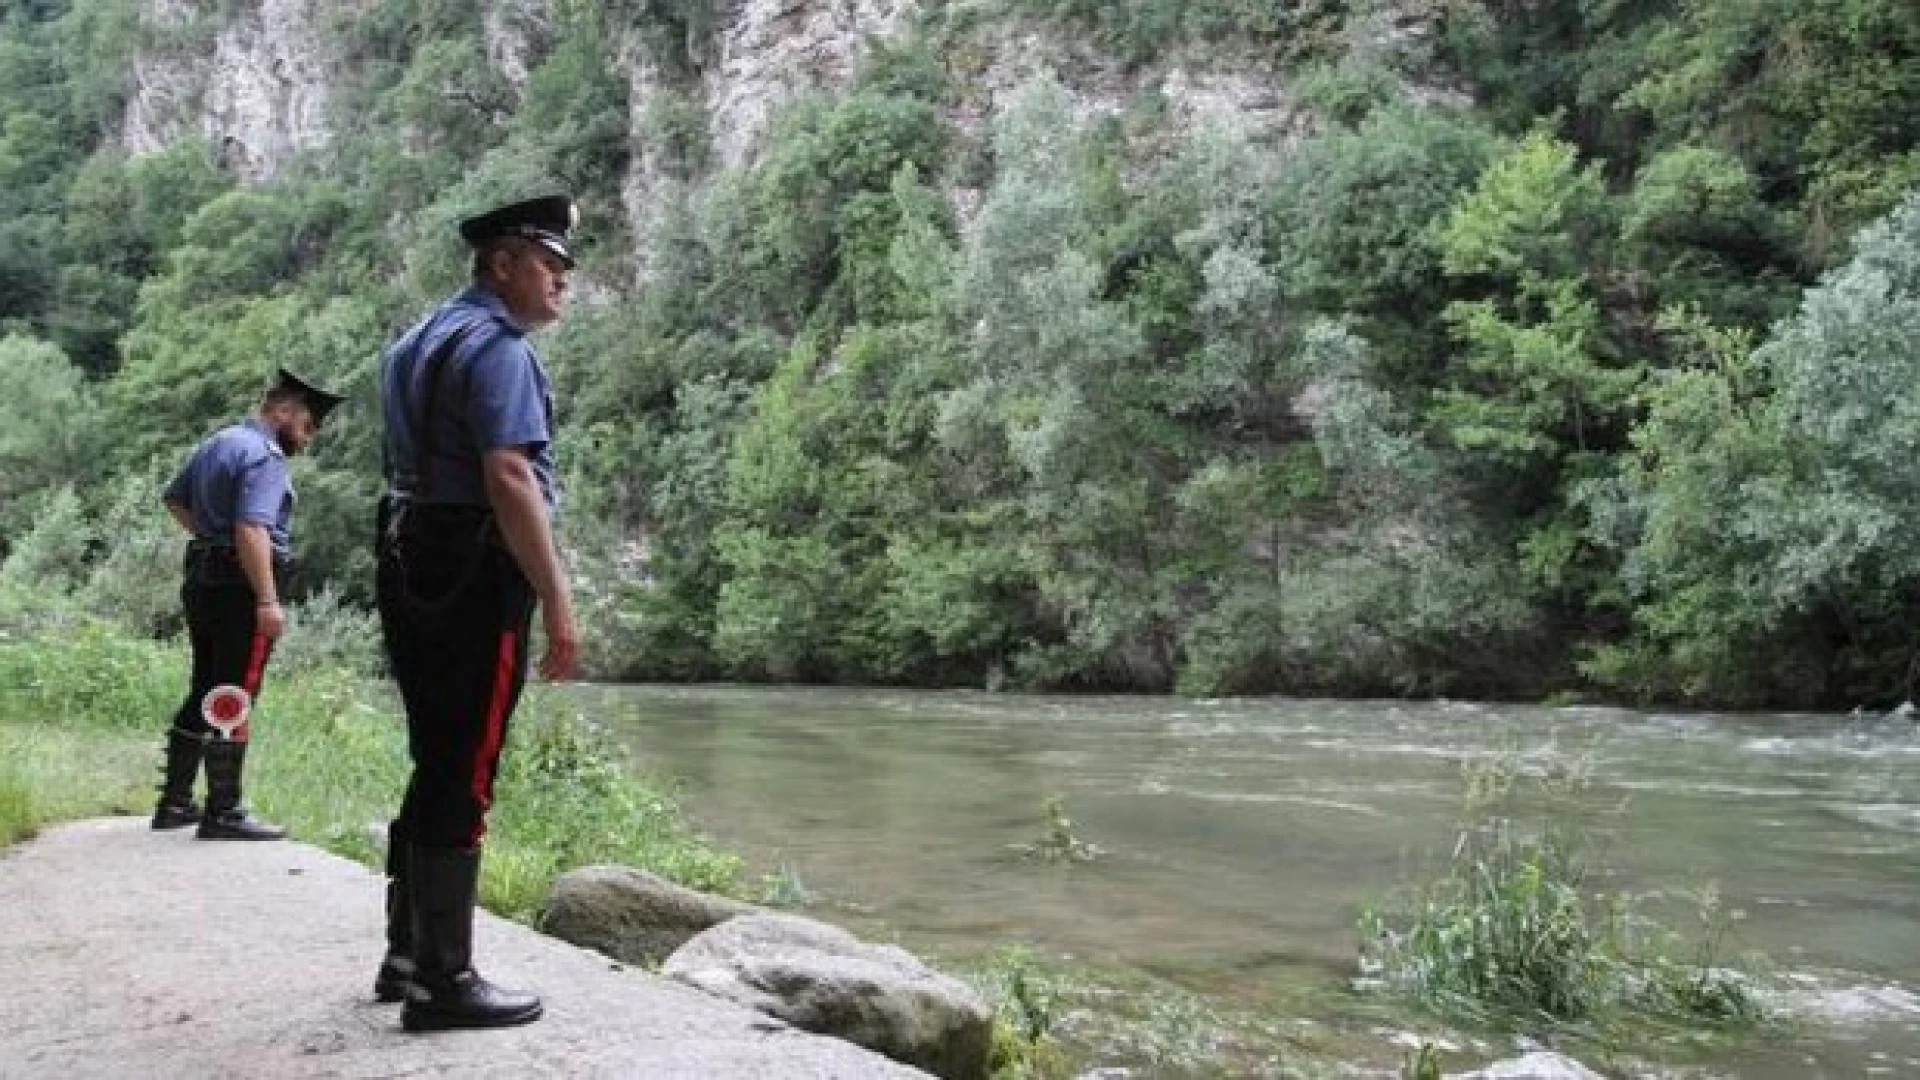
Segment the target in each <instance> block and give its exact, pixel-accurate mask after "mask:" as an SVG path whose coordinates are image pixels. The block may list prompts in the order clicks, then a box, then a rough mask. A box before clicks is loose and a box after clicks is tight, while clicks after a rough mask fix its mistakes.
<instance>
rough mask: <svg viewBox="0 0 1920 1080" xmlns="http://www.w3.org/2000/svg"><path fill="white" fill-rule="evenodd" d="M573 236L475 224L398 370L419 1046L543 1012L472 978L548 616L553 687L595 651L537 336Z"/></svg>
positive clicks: (401, 983)
mask: <svg viewBox="0 0 1920 1080" xmlns="http://www.w3.org/2000/svg"><path fill="white" fill-rule="evenodd" d="M574 220H575V211H574V207H573V203H572V201H571V200H570V199H568V198H566V197H564V196H552V197H548V198H541V199H533V200H530V201H528V202H523V203H515V204H513V205H510V206H504V207H501V208H499V209H497V210H494V211H492V212H490V213H486V214H482V215H480V216H479V217H475V218H470V219H468V220H466V221H464V222H462V223H461V225H460V233H461V236H462V237H464V238H465V239H466V241H467V242H468V243H469V244H470V245H471V246H472V248H473V281H472V284H471V285H470V286H469V287H468V288H467V289H466V290H465V291H463V292H461V293H460V294H459V295H457V296H455V297H453V298H452V299H450V300H448V301H446V302H445V303H443V304H441V305H440V306H439V307H438V308H437V309H435V310H434V311H433V312H431V313H430V314H428V315H427V317H426V318H425V319H423V320H422V321H421V322H419V323H418V324H417V325H415V326H414V327H413V328H412V329H410V330H408V331H407V333H406V334H404V335H403V336H402V337H401V338H400V339H399V340H398V341H396V342H394V343H393V345H391V346H390V347H389V348H388V350H387V353H386V356H385V359H384V362H383V366H382V370H381V390H380V400H381V409H382V413H383V415H384V420H385V425H386V436H385V443H384V446H385V453H386V472H387V497H386V498H385V499H384V500H383V501H382V503H381V516H382V520H381V523H380V530H379V534H380V542H379V552H378V555H379V560H378V562H379V570H378V575H379V576H378V580H377V599H378V603H379V608H380V626H381V630H382V632H383V635H384V637H385V640H386V647H387V656H388V659H389V661H390V663H391V666H392V670H393V674H394V678H395V680H396V681H397V682H398V683H399V684H400V693H401V697H402V700H403V701H404V703H405V706H406V712H407V742H408V752H409V753H410V755H411V756H412V759H413V772H412V775H411V777H410V778H409V780H408V782H407V792H406V797H405V799H404V800H403V801H402V803H401V805H400V813H399V816H398V817H397V818H396V819H395V820H394V821H393V823H392V824H391V825H390V826H389V830H388V845H387V873H388V876H389V878H390V881H389V883H388V886H387V954H386V958H385V959H384V960H383V961H382V962H381V965H380V970H379V973H378V975H377V976H376V977H375V982H374V994H375V996H376V997H378V998H379V999H380V1000H382V1001H397V1000H402V999H404V1000H405V1002H406V1004H405V1006H404V1007H403V1009H402V1012H401V1022H402V1025H403V1026H404V1027H405V1028H406V1030H408V1031H434V1030H442V1029H447V1028H488V1027H503V1026H506V1025H510V1024H524V1023H527V1022H529V1021H532V1020H536V1019H538V1018H539V1016H540V1000H539V999H538V998H535V997H530V996H525V995H520V994H512V993H508V992H506V991H504V990H502V989H500V988H499V987H496V986H494V985H493V984H491V983H489V982H487V981H486V980H485V979H483V978H481V977H480V976H479V974H478V973H476V972H475V971H474V969H473V955H472V954H473V949H472V942H473V908H474V891H475V888H476V885H477V883H478V881H479V875H480V845H481V838H482V837H483V836H484V835H485V833H486V826H487V810H488V807H489V806H490V805H491V804H492V801H493V780H494V775H495V769H496V766H497V765H498V763H499V757H500V748H501V745H502V744H503V743H504V742H505V740H506V728H507V721H508V719H509V718H510V717H511V716H512V715H513V710H514V706H515V704H516V703H517V702H518V700H519V697H520V689H521V686H522V684H523V683H524V682H525V678H526V667H527V632H528V629H529V626H530V624H531V621H532V615H533V609H534V607H535V606H536V604H537V605H538V607H539V608H540V611H541V614H542V620H543V624H544V627H545V630H546V637H547V649H546V655H545V656H544V657H543V658H542V659H541V662H540V672H541V674H542V675H544V676H545V677H547V678H549V679H563V678H566V677H568V676H569V675H571V674H572V672H573V669H574V664H575V655H576V651H577V649H578V638H577V634H576V632H575V630H574V624H573V611H572V606H571V602H570V601H569V599H568V595H567V584H566V579H565V577H564V575H563V574H562V571H561V568H560V560H559V556H558V554H557V552H556V551H555V547H554V542H553V533H552V527H551V517H552V514H553V508H554V476H553V448H552V440H553V403H552V398H551V396H550V394H549V392H548V384H547V375H546V371H545V370H544V369H543V368H542V367H541V365H540V361H539V359H538V358H537V357H536V356H535V355H534V352H533V348H532V346H531V345H529V344H528V342H527V340H526V335H527V332H528V331H530V330H534V329H536V328H538V327H541V326H545V325H547V324H548V323H551V322H553V321H554V320H555V319H556V318H558V317H559V315H560V303H561V298H562V296H563V294H564V293H565V291H566V284H567V272H568V271H569V270H571V269H572V267H573V256H572V253H571V252H570V251H569V249H568V246H567V245H568V234H569V232H570V230H571V228H572V226H573V223H574Z"/></svg>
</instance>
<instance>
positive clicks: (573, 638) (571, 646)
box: [540, 605, 580, 682]
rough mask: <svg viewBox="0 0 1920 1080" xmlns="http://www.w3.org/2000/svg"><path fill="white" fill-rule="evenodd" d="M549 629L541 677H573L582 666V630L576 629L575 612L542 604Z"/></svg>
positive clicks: (557, 678) (550, 678)
mask: <svg viewBox="0 0 1920 1080" xmlns="http://www.w3.org/2000/svg"><path fill="white" fill-rule="evenodd" d="M542 608H543V610H544V611H545V612H546V618H545V620H544V622H545V626H546V631H547V652H546V655H544V656H542V657H541V658H540V677H541V678H543V679H547V680H549V681H551V682H560V681H561V680H564V679H571V678H573V674H574V672H575V670H577V669H578V668H579V666H580V632H579V631H578V630H576V629H574V626H573V613H572V612H571V611H568V610H566V609H565V608H558V609H557V610H556V608H555V607H553V606H548V605H542Z"/></svg>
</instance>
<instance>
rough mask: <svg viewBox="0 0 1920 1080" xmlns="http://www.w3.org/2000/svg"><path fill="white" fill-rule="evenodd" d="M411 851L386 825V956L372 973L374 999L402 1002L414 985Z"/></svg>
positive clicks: (394, 831) (389, 1002) (397, 832)
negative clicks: (409, 871) (410, 886)
mask: <svg viewBox="0 0 1920 1080" xmlns="http://www.w3.org/2000/svg"><path fill="white" fill-rule="evenodd" d="M410 856H411V851H410V849H409V848H408V846H407V842H406V841H405V840H403V839H402V838H401V837H400V833H399V830H398V829H396V828H395V827H394V826H393V825H388V826H387V955H386V957H385V958H384V959H382V960H381V961H380V970H379V971H378V972H376V973H375V974H374V976H373V997H374V1000H375V1001H381V1002H385V1003H387V1004H389V1005H391V1004H393V1003H395V1002H400V1001H405V1000H406V999H407V988H408V987H409V986H411V985H413V972H414V967H413V901H412V899H411V898H409V897H408V895H407V889H408V885H407V862H408V860H409V858H410Z"/></svg>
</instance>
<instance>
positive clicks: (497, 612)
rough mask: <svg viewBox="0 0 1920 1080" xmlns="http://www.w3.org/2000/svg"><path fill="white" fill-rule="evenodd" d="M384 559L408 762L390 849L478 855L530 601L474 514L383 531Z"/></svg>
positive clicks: (388, 634) (383, 622) (388, 631)
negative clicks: (404, 846) (401, 846)
mask: <svg viewBox="0 0 1920 1080" xmlns="http://www.w3.org/2000/svg"><path fill="white" fill-rule="evenodd" d="M378 556H379V569H378V577H377V580H376V583H375V601H376V603H377V604H378V606H379V609H380V629H381V633H382V636H383V637H384V638H385V642H386V648H387V660H388V663H389V665H390V666H391V668H392V670H393V676H394V681H396V682H397V683H399V684H400V697H401V700H402V702H403V704H404V705H405V707H406V712H407V750H408V753H409V755H410V756H411V757H412V759H413V773H412V775H411V777H410V778H409V779H408V781H407V793H406V797H405V798H404V799H403V800H402V802H401V804H400V815H399V817H398V818H397V819H395V821H394V826H393V831H394V838H395V839H396V840H398V841H401V842H405V843H410V844H413V845H415V846H419V847H436V848H473V847H477V846H479V844H480V841H481V839H482V838H483V837H484V836H485V835H486V830H487V811H488V809H489V808H490V807H492V805H493V781H494V772H495V770H496V769H497V768H498V766H499V763H500V749H501V747H502V745H504V743H505V742H506V736H507V722H508V720H509V719H511V717H512V715H513V710H514V707H515V706H516V705H517V704H519V701H520V691H521V688H522V687H523V686H524V685H525V684H526V675H527V632H528V630H529V628H530V627H531V625H532V620H533V608H534V595H533V589H532V587H531V586H530V585H529V584H528V583H527V579H526V576H525V575H524V574H522V573H521V572H520V568H519V566H518V565H517V564H516V563H515V562H514V561H513V557H512V556H511V555H510V554H508V553H507V551H506V549H505V547H504V546H502V545H501V543H500V542H499V540H498V538H497V537H496V536H495V535H494V533H493V531H492V528H491V526H490V524H489V523H488V522H487V520H486V519H485V517H484V516H483V515H480V514H477V513H466V512H447V513H437V512H431V511H428V512H421V511H415V512H411V513H410V514H409V515H408V520H407V522H406V524H405V526H404V527H402V528H397V529H394V530H392V531H388V530H385V529H384V528H383V530H382V536H381V540H380V545H379V550H378Z"/></svg>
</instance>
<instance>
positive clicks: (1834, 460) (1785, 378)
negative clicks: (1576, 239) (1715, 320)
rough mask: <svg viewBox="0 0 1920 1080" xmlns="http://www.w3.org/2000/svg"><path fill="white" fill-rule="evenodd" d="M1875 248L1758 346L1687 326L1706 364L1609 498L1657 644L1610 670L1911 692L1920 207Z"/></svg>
mask: <svg viewBox="0 0 1920 1080" xmlns="http://www.w3.org/2000/svg"><path fill="white" fill-rule="evenodd" d="M1856 243H1857V249H1858V252H1859V254H1858V255H1857V256H1856V257H1855V258H1854V260H1853V261H1852V262H1850V263H1849V264H1848V265H1847V266H1846V267H1845V268H1843V269H1842V270H1840V271H1837V272H1836V273H1834V274H1832V275H1830V276H1829V277H1828V279H1827V280H1826V281H1824V282H1823V283H1822V285H1821V286H1820V287H1819V288H1817V289H1814V290H1812V291H1810V292H1809V293H1808V294H1807V296H1806V298H1805V300H1804V302H1803V304H1802V307H1801V310H1800V312H1799V313H1798V314H1797V315H1796V316H1795V317H1794V318H1792V319H1791V320H1788V321H1787V322H1784V323H1782V324H1781V325H1780V326H1779V327H1778V328H1777V329H1776V330H1775V332H1774V334H1773V335H1772V336H1771V337H1770V338H1769V339H1768V340H1767V342H1766V343H1765V344H1764V345H1762V346H1760V347H1759V348H1758V349H1753V348H1752V344H1751V338H1750V337H1749V336H1747V335H1743V334H1739V333H1737V332H1731V333H1730V332H1726V331H1722V330H1720V329H1718V328H1716V327H1714V326H1713V325H1712V324H1711V323H1709V322H1707V321H1706V320H1704V319H1703V318H1701V317H1700V316H1698V315H1691V316H1689V315H1685V314H1679V313H1676V314H1675V315H1674V316H1673V317H1672V318H1671V319H1670V320H1669V325H1670V326H1672V327H1673V328H1674V330H1675V331H1676V332H1678V333H1680V334H1682V335H1683V336H1684V337H1685V338H1686V339H1687V340H1689V341H1691V342H1692V343H1693V348H1694V349H1695V350H1696V351H1697V352H1698V354H1699V356H1700V363H1699V365H1698V366H1696V367H1692V368H1689V369H1687V370H1684V371H1681V372H1677V373H1675V374H1673V375H1672V376H1670V377H1668V378H1667V379H1664V380H1662V381H1661V382H1660V383H1658V384H1657V385H1656V386H1654V387H1652V388H1651V389H1650V390H1649V393H1648V398H1649V409H1648V416H1647V419H1646V421H1645V423H1644V424H1642V425H1641V426H1640V427H1639V428H1638V429H1637V430H1636V431H1635V434H1634V446H1635V453H1634V455H1633V456H1632V457H1631V458H1630V459H1629V468H1628V469H1627V470H1626V471H1625V473H1624V475H1623V476H1622V478H1621V483H1620V484H1619V485H1617V486H1614V487H1610V488H1609V487H1597V488H1595V489H1594V491H1593V497H1594V498H1595V500H1596V502H1597V504H1598V505H1599V507H1600V514H1599V517H1600V519H1601V527H1600V531H1601V533H1602V535H1603V536H1606V537H1607V538H1608V542H1610V543H1613V544H1615V545H1617V546H1619V547H1621V548H1622V549H1623V550H1625V551H1626V552H1627V556H1628V560H1627V570H1628V573H1629V576H1628V579H1627V580H1628V584H1629V586H1630V588H1632V590H1633V591H1634V594H1635V596H1636V597H1637V598H1638V599H1640V600H1641V601H1642V603H1641V606H1640V607H1639V610H1638V622H1639V624H1640V627H1641V630H1642V633H1643V635H1644V639H1643V642H1642V646H1641V647H1632V646H1630V647H1627V650H1626V651H1608V652H1602V653H1600V654H1599V655H1598V657H1597V660H1596V666H1595V668H1594V672H1595V674H1596V675H1599V676H1600V677H1603V678H1607V679H1611V680H1614V681H1616V682H1620V683H1626V684H1628V685H1631V684H1632V683H1633V681H1634V680H1635V679H1636V678H1638V679H1640V680H1644V681H1643V682H1641V685H1642V686H1643V687H1644V688H1645V689H1647V690H1649V691H1651V692H1656V693H1658V692H1668V693H1670V692H1674V691H1676V690H1677V691H1679V692H1682V693H1686V694H1689V695H1696V696H1700V697H1703V698H1722V697H1727V696H1732V695H1739V694H1743V693H1750V694H1757V695H1760V696H1763V697H1768V696H1777V695H1778V696H1797V697H1800V698H1801V699H1802V700H1817V699H1819V698H1820V697H1822V696H1825V695H1830V694H1835V693H1840V694H1845V695H1849V696H1853V695H1858V696H1860V697H1866V698H1870V699H1874V700H1900V699H1904V697H1906V696H1910V694H1911V692H1912V689H1913V688H1912V687H1911V685H1909V684H1908V682H1907V681H1906V680H1907V678H1908V676H1907V674H1906V672H1907V670H1908V663H1909V660H1910V658H1911V655H1912V653H1911V648H1912V646H1911V640H1910V636H1909V634H1908V633H1907V632H1906V631H1905V629H1904V625H1905V623H1906V622H1907V608H1906V601H1905V598H1906V597H1907V596H1910V595H1912V590H1913V588H1914V587H1915V581H1916V574H1917V573H1920V549H1916V548H1915V546H1914V545H1913V544H1912V543H1911V542H1910V541H1909V539H1908V536H1909V533H1910V530H1907V529H1906V528H1904V527H1903V525H1902V524H1901V523H1902V521H1903V520H1904V517H1905V510H1904V508H1905V507H1907V506H1909V505H1911V500H1913V499H1914V498H1915V497H1916V495H1920V492H1916V491H1915V490H1914V489H1913V485H1912V482H1911V479H1910V472H1911V470H1910V469H1908V468H1906V467H1905V465H1904V462H1905V461H1906V458H1907V454H1906V451H1905V450H1903V449H1902V447H1906V446H1911V445H1915V443H1916V440H1920V426H1917V425H1916V418H1915V415H1914V412H1913V408H1912V407H1911V405H1910V404H1909V398H1910V396H1911V395H1909V394H1908V393H1907V392H1906V388H1907V387H1908V386H1910V385H1911V382H1910V380H1912V379H1914V378H1915V377H1917V376H1920V372H1916V371H1914V370H1912V367H1913V364H1914V362H1915V360H1914V358H1915V356H1916V353H1915V347H1916V343H1920V197H1915V198H1911V199H1909V200H1908V202H1907V203H1906V204H1905V205H1904V206H1903V207H1902V208H1901V209H1900V210H1899V211H1897V212H1896V213H1894V214H1893V215H1891V216H1890V217H1889V218H1888V219H1887V220H1886V221H1884V222H1882V223H1880V224H1878V225H1876V226H1874V227H1873V228H1871V229H1868V230H1866V231H1865V232H1864V233H1863V234H1862V235H1861V237H1860V238H1859V240H1858V241H1857V242H1856ZM1660 656H1664V657H1665V659H1664V661H1661V660H1660V659H1658V658H1659V657H1660ZM1828 679H1831V680H1835V684H1826V683H1825V682H1824V680H1828Z"/></svg>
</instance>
